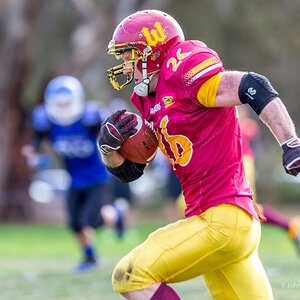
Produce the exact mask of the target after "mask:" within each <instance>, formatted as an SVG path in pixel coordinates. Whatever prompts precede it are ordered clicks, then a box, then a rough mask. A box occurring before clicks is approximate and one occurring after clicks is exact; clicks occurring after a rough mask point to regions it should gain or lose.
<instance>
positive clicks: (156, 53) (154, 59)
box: [151, 49, 161, 61]
mask: <svg viewBox="0 0 300 300" xmlns="http://www.w3.org/2000/svg"><path fill="white" fill-rule="evenodd" d="M160 53H161V51H160V49H158V50H157V51H156V52H154V53H153V54H152V56H151V60H152V61H156V60H157V59H158V58H159V56H160Z"/></svg>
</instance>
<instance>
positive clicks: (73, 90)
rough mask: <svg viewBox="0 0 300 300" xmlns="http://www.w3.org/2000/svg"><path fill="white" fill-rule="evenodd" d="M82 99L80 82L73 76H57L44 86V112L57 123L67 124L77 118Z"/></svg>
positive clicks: (82, 102) (80, 113)
mask: <svg viewBox="0 0 300 300" xmlns="http://www.w3.org/2000/svg"><path fill="white" fill-rule="evenodd" d="M84 100H85V95H84V90H83V87H82V84H81V83H80V81H79V80H78V79H76V78H75V77H72V76H57V77H55V78H53V79H52V80H51V81H50V82H49V83H48V85H47V87H46V91H45V108H46V112H47V115H48V117H49V119H50V120H51V121H52V122H53V123H56V124H58V125H62V126H68V125H70V124H72V123H74V122H76V121H77V120H79V119H80V117H81V116H82V113H83V110H84Z"/></svg>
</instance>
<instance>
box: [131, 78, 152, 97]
mask: <svg viewBox="0 0 300 300" xmlns="http://www.w3.org/2000/svg"><path fill="white" fill-rule="evenodd" d="M152 77H153V74H152V75H150V76H149V77H147V78H145V79H143V80H142V81H141V82H140V83H138V84H137V85H136V86H135V87H134V89H133V90H134V92H135V93H137V94H138V95H139V96H141V97H146V96H148V95H149V87H150V82H151V79H152Z"/></svg>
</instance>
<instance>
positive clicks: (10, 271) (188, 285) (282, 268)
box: [0, 224, 300, 300]
mask: <svg viewBox="0 0 300 300" xmlns="http://www.w3.org/2000/svg"><path fill="white" fill-rule="evenodd" d="M158 226H159V225H158V224H157V225H147V224H144V225H139V226H138V227H137V228H135V229H130V230H129V231H128V232H127V234H126V236H125V238H124V240H122V241H118V240H117V239H116V238H115V235H114V233H113V232H112V231H110V230H108V229H105V230H102V231H99V233H98V247H99V250H100V251H101V253H102V259H103V265H102V267H101V268H99V270H96V271H94V272H90V273H87V274H80V275H79V274H73V273H72V268H73V267H74V264H75V263H76V262H77V261H78V259H79V257H80V253H79V251H78V249H77V247H76V245H75V243H74V241H73V239H72V237H71V235H70V233H69V232H68V230H67V229H65V228H64V227H61V226H49V225H26V224H25V225H24V224H20V225H7V224H2V225H1V226H0V266H1V267H0V286H1V291H0V299H3V300H71V299H72V300H96V299H97V300H112V299H123V298H122V297H121V296H119V295H118V294H115V293H114V292H113V291H112V290H111V284H110V276H111V272H112V269H113V267H114V265H115V263H116V262H117V261H118V259H119V258H121V257H122V256H123V255H124V254H125V253H127V252H128V251H129V250H130V249H132V247H134V246H135V245H137V244H139V243H140V242H141V241H143V240H144V238H145V236H146V235H147V234H148V233H149V232H151V231H152V230H153V229H155V228H157V227H158ZM260 256H261V259H262V261H263V263H264V265H265V267H266V271H267V273H268V275H269V278H270V281H271V284H272V287H273V291H274V298H275V299H276V300H287V299H288V300H299V299H300V272H299V270H300V256H299V255H298V254H297V253H296V251H295V247H294V245H293V244H292V242H291V241H290V240H289V238H288V237H287V235H286V233H285V232H283V231H281V230H280V229H277V228H274V227H271V226H268V225H263V237H262V242H261V246H260ZM174 287H175V288H176V289H177V291H178V292H179V294H180V295H181V297H182V299H184V300H196V299H201V300H203V299H204V300H205V299H210V297H209V295H208V293H207V291H206V288H205V286H204V284H203V282H202V280H201V278H196V279H194V280H191V281H188V282H183V283H180V284H175V285H174ZM249 300H252V299H249ZM253 300H254V299H253Z"/></svg>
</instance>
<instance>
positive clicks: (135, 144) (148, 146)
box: [118, 112, 158, 164]
mask: <svg viewBox="0 0 300 300" xmlns="http://www.w3.org/2000/svg"><path fill="white" fill-rule="evenodd" d="M126 114H134V115H135V118H136V120H137V123H138V124H137V126H136V129H137V132H136V133H135V134H134V135H132V136H131V137H129V138H128V139H126V140H125V141H124V142H123V144H122V146H121V148H120V149H119V150H118V151H119V153H120V154H121V155H122V156H123V157H125V158H127V159H128V160H130V161H133V162H135V163H139V164H146V163H149V162H150V161H151V160H153V159H154V157H155V155H156V152H157V146H158V140H157V137H156V133H155V130H154V129H153V127H152V126H151V125H150V123H149V122H147V121H146V120H145V119H143V118H142V117H141V116H139V115H138V114H135V113H132V112H126V113H125V114H123V115H122V116H121V118H124V117H125V116H126Z"/></svg>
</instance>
